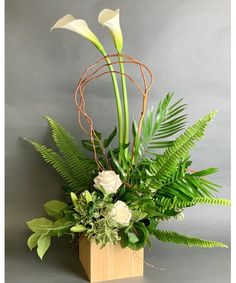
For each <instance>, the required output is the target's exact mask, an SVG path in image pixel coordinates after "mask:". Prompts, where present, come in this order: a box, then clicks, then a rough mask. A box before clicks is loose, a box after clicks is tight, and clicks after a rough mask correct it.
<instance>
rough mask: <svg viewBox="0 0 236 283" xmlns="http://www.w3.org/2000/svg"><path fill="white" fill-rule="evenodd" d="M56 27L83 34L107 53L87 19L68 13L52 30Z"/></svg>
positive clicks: (102, 51)
mask: <svg viewBox="0 0 236 283" xmlns="http://www.w3.org/2000/svg"><path fill="white" fill-rule="evenodd" d="M56 28H61V29H67V30H70V31H73V32H76V33H78V34H80V35H82V36H83V37H85V38H86V39H88V40H89V41H90V42H92V43H93V44H94V45H95V46H96V47H97V49H98V50H99V51H100V52H101V53H102V54H104V53H105V50H104V48H103V46H102V44H101V42H100V41H99V39H98V38H97V37H96V35H95V34H94V33H93V32H92V31H91V30H90V28H89V27H88V25H87V23H86V21H84V20H81V19H75V18H74V17H73V16H72V15H70V14H68V15H66V16H64V17H62V18H61V19H59V20H58V21H57V22H56V23H55V25H54V26H53V27H52V28H51V31H53V30H54V29H56Z"/></svg>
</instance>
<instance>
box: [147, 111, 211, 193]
mask: <svg viewBox="0 0 236 283" xmlns="http://www.w3.org/2000/svg"><path fill="white" fill-rule="evenodd" d="M215 114H216V112H215V111H213V112H211V113H209V114H208V115H206V116H205V117H203V118H202V119H200V120H199V121H197V122H196V123H195V124H194V125H193V126H191V127H189V128H188V129H187V130H186V131H185V132H184V133H183V134H181V135H180V136H179V137H178V138H177V139H176V140H175V141H174V142H173V144H172V145H171V146H170V147H168V148H167V149H166V150H165V152H164V154H163V155H162V156H159V157H158V158H157V159H156V160H155V161H154V162H152V163H151V165H150V169H149V172H148V173H149V174H148V175H149V177H148V178H149V179H152V180H151V182H150V183H149V185H151V186H152V185H153V186H155V187H156V188H160V187H161V186H162V185H163V183H165V182H166V181H167V180H168V178H170V177H171V176H172V175H173V173H174V172H175V171H176V168H177V165H178V162H179V160H181V159H184V158H186V156H188V155H189V151H190V149H191V148H192V147H193V146H194V145H195V144H196V142H197V141H199V140H200V139H201V138H202V137H203V136H204V134H205V129H206V126H207V124H208V123H209V122H210V121H211V120H212V119H213V117H214V116H215Z"/></svg>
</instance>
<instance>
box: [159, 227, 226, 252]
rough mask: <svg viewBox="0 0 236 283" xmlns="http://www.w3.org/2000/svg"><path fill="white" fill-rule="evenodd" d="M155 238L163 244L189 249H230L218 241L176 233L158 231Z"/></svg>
mask: <svg viewBox="0 0 236 283" xmlns="http://www.w3.org/2000/svg"><path fill="white" fill-rule="evenodd" d="M155 237H156V238H157V239H158V240H160V241H162V242H169V243H174V244H179V245H186V246H189V247H200V248H214V247H218V248H228V246H227V245H225V244H223V243H220V242H216V241H208V240H202V239H199V238H196V237H188V236H185V235H182V234H178V233H176V232H174V231H161V230H157V231H156V232H155Z"/></svg>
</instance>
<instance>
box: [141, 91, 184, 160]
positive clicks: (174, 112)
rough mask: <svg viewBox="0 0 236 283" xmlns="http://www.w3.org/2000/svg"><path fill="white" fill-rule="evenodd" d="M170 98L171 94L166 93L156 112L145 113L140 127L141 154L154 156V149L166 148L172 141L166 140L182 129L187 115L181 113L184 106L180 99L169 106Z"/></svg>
mask: <svg viewBox="0 0 236 283" xmlns="http://www.w3.org/2000/svg"><path fill="white" fill-rule="evenodd" d="M172 97H173V93H172V94H170V93H168V94H167V95H166V97H165V98H164V99H163V101H160V102H159V103H158V107H157V109H156V111H154V110H153V109H151V110H149V111H148V112H147V115H146V117H145V119H144V121H143V125H142V134H141V149H140V150H141V151H142V154H144V155H145V154H146V153H150V154H152V155H156V154H157V152H156V149H159V148H168V147H169V146H170V145H171V144H172V141H170V140H166V138H169V137H172V136H173V135H175V134H176V133H178V132H180V131H182V130H183V129H184V127H185V124H186V117H187V115H186V114H183V111H184V110H185V108H186V104H182V99H180V100H178V101H177V102H175V103H174V104H172V105H170V103H171V99H172Z"/></svg>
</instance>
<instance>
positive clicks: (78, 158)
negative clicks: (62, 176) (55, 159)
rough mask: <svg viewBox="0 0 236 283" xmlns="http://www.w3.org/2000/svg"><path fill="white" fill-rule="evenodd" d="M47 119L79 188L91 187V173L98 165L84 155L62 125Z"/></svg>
mask: <svg viewBox="0 0 236 283" xmlns="http://www.w3.org/2000/svg"><path fill="white" fill-rule="evenodd" d="M45 118H46V119H47V121H48V123H49V126H50V127H51V130H52V137H53V140H54V142H55V144H56V145H57V147H58V149H59V151H60V153H61V154H62V155H63V158H64V160H65V162H66V164H67V166H68V167H69V168H70V171H71V172H72V174H73V175H74V177H75V178H76V179H77V180H78V184H79V187H89V186H90V185H91V180H92V178H91V176H90V172H91V171H92V170H94V169H95V168H96V165H95V164H96V163H95V162H92V161H91V160H90V159H88V158H87V157H86V156H85V155H84V153H83V152H82V151H81V150H80V148H79V146H78V145H77V144H76V142H75V141H74V138H73V137H72V136H71V135H70V133H69V132H67V131H66V130H65V128H64V127H63V126H62V125H60V124H59V123H58V122H56V121H55V120H53V119H52V118H50V117H47V116H46V117H45Z"/></svg>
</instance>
